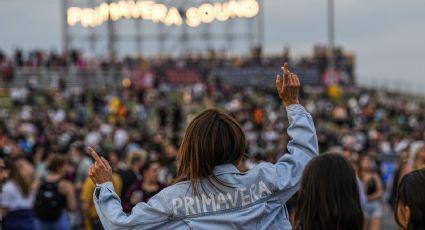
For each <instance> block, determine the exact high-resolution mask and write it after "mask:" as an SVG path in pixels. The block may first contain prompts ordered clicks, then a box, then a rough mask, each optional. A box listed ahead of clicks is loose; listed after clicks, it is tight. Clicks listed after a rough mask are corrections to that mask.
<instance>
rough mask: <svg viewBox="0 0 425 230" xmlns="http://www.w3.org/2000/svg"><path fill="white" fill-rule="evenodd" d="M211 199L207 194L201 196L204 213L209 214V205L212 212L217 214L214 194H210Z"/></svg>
mask: <svg viewBox="0 0 425 230" xmlns="http://www.w3.org/2000/svg"><path fill="white" fill-rule="evenodd" d="M209 197H210V198H208V197H207V196H206V195H205V194H201V200H202V207H203V208H204V212H207V211H208V209H207V205H208V206H211V208H212V210H213V211H214V212H215V211H216V210H217V208H216V206H215V199H214V196H213V195H212V194H209Z"/></svg>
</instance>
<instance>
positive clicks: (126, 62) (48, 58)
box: [0, 45, 355, 84]
mask: <svg viewBox="0 0 425 230" xmlns="http://www.w3.org/2000/svg"><path fill="white" fill-rule="evenodd" d="M334 53H335V70H336V71H337V72H338V73H341V74H338V76H340V75H341V76H340V78H342V79H341V80H340V82H344V83H347V84H351V83H352V82H353V81H354V78H355V76H354V67H355V57H354V54H353V53H351V52H348V51H346V50H344V49H343V48H341V47H337V48H335V51H334ZM328 60H329V57H328V49H327V47H326V46H322V45H316V46H314V47H313V49H312V51H311V54H309V55H302V56H299V57H296V58H295V57H294V56H293V55H292V54H291V50H290V48H285V49H284V50H283V51H282V52H278V53H275V54H274V55H267V56H266V55H264V54H263V51H262V49H261V48H258V47H257V48H253V49H252V50H251V53H250V55H247V56H234V57H231V58H230V57H229V56H228V55H226V53H225V52H224V51H216V50H209V51H208V52H207V53H206V54H205V53H202V54H198V53H191V54H186V55H184V56H183V57H180V58H173V57H167V56H163V57H156V58H149V57H134V56H124V57H99V56H96V57H94V56H89V55H84V54H83V53H82V52H80V51H78V50H70V51H69V52H66V53H58V52H55V51H45V50H32V51H29V52H25V51H23V50H20V49H16V50H14V52H13V53H11V54H6V53H5V52H2V51H1V50H0V80H2V79H3V80H5V81H12V79H13V78H14V76H15V75H16V73H17V72H18V71H21V72H25V73H29V74H30V75H31V74H36V73H37V71H39V70H42V69H48V70H50V71H74V72H78V71H79V72H90V71H93V70H105V71H110V70H113V71H118V72H119V71H121V70H127V71H133V70H141V71H154V72H155V73H157V75H160V76H161V75H165V73H164V71H165V70H167V69H168V68H173V69H196V70H197V71H199V72H200V73H201V74H203V75H205V73H208V71H210V70H211V69H212V68H235V69H241V68H246V67H261V68H268V67H269V68H270V67H271V68H278V67H279V66H280V65H281V64H282V62H288V63H290V64H291V66H297V67H299V68H313V69H315V70H316V71H317V73H319V74H320V76H323V80H324V81H328V80H327V79H326V78H327V77H326V76H327V66H328ZM344 78H346V79H344Z"/></svg>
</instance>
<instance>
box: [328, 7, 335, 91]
mask: <svg viewBox="0 0 425 230" xmlns="http://www.w3.org/2000/svg"><path fill="white" fill-rule="evenodd" d="M328 46H329V47H328V49H329V60H328V62H329V64H328V70H329V79H330V82H331V83H332V84H333V83H335V55H334V49H335V2H334V0H328Z"/></svg>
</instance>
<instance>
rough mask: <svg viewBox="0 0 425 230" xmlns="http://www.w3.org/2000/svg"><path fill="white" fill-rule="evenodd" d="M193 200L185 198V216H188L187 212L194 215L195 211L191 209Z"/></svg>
mask: <svg viewBox="0 0 425 230" xmlns="http://www.w3.org/2000/svg"><path fill="white" fill-rule="evenodd" d="M194 203H195V202H194V200H193V199H192V198H191V197H185V198H184V207H185V210H186V215H190V213H189V210H190V211H191V212H192V214H196V211H195V209H194V208H193V204H194Z"/></svg>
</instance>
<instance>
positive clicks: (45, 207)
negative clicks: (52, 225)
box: [34, 179, 66, 221]
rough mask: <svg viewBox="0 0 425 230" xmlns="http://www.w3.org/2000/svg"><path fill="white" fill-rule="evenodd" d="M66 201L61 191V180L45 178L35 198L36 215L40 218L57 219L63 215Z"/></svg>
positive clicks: (45, 219)
mask: <svg viewBox="0 0 425 230" xmlns="http://www.w3.org/2000/svg"><path fill="white" fill-rule="evenodd" d="M65 202H66V201H65V198H64V196H63V195H62V194H60V193H59V181H58V182H53V183H51V182H46V181H44V179H43V180H42V182H41V186H40V188H39V190H38V193H37V196H36V198H35V204H34V215H35V216H36V217H37V218H38V219H40V220H44V221H56V220H58V219H59V218H60V216H61V215H62V211H63V209H64V208H65V205H66V203H65Z"/></svg>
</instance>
